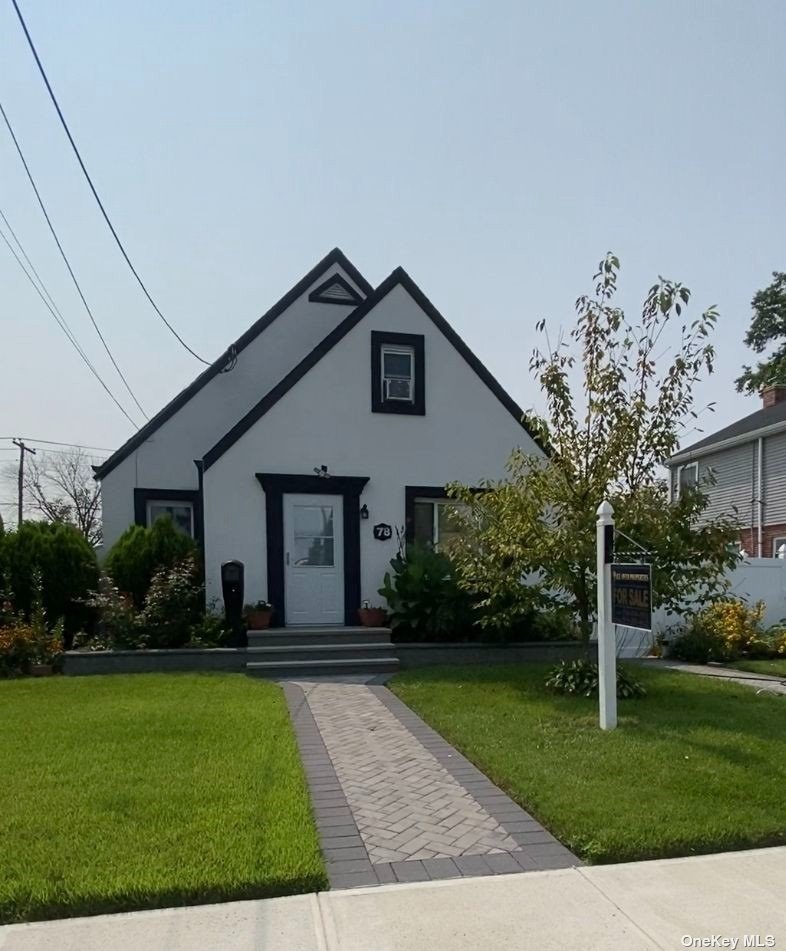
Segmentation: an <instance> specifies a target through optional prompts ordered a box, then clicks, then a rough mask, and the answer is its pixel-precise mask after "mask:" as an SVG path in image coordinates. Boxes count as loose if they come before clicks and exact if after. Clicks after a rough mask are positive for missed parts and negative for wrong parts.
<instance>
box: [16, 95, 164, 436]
mask: <svg viewBox="0 0 786 951" xmlns="http://www.w3.org/2000/svg"><path fill="white" fill-rule="evenodd" d="M0 114H2V117H3V121H4V122H5V124H6V128H7V129H8V132H9V133H10V135H11V138H12V139H13V142H14V145H15V146H16V151H17V154H18V155H19V158H20V159H21V161H22V165H23V166H24V169H25V172H26V173H27V178H28V180H29V182H30V185H31V186H32V189H33V192H34V193H35V197H36V198H37V199H38V204H39V206H40V207H41V211H42V212H43V214H44V218H45V219H46V223H47V225H48V226H49V231H50V232H51V234H52V237H53V238H54V239H55V244H56V245H57V250H58V251H59V252H60V257H61V258H62V259H63V263H64V264H65V266H66V268H67V269H68V273H69V274H70V275H71V280H72V281H73V282H74V287H75V288H76V290H77V293H78V294H79V297H80V299H81V301H82V303H83V304H84V306H85V310H86V311H87V315H88V317H89V318H90V322H91V323H92V325H93V327H94V328H95V332H96V333H97V334H98V337H99V339H100V341H101V343H102V344H103V345H104V350H106V352H107V355H108V356H109V359H110V360H111V361H112V366H113V367H114V368H115V370H117V373H118V376H119V377H120V379H121V380H122V381H123V383H124V385H125V388H126V389H127V390H128V392H129V393H130V394H131V399H132V400H133V401H134V402H135V403H136V405H137V406H138V407H139V412H140V413H141V414H142V415H143V416H144V417H145V419H148V415H147V413H146V412H145V411H144V409H143V408H142V404H141V403H140V402H139V400H138V399H137V398H136V394H135V393H134V391H133V390H132V389H131V385H130V384H129V382H128V380H127V379H126V378H125V375H124V374H123V371H122V370H121V369H120V367H119V366H118V363H117V360H115V358H114V355H113V354H112V351H111V350H110V349H109V344H108V343H107V342H106V340H105V339H104V335H103V334H102V333H101V329H100V327H99V326H98V323H97V322H96V319H95V317H94V316H93V312H92V310H91V309H90V305H89V304H88V303H87V299H86V298H85V295H84V294H83V292H82V288H81V286H80V284H79V281H78V280H77V279H76V274H74V269H73V268H72V267H71V262H70V261H69V260H68V257H67V256H66V253H65V251H64V250H63V245H62V244H61V243H60V238H58V236H57V232H56V231H55V227H54V225H53V224H52V221H51V219H50V217H49V214H48V213H47V210H46V206H45V205H44V200H43V198H41V194H40V192H39V191H38V187H37V186H36V183H35V179H34V178H33V173H32V172H31V171H30V166H29V165H28V164H27V160H26V159H25V156H24V153H23V152H22V147H21V145H20V144H19V140H18V139H17V137H16V134H15V133H14V130H13V127H12V126H11V121H10V119H9V118H8V115H7V114H6V111H5V109H4V108H3V104H2V103H1V102H0ZM3 218H4V219H5V216H3ZM9 227H10V226H9ZM11 233H12V234H13V231H12V232H11ZM14 239H15V240H16V243H17V244H19V239H18V238H17V237H16V235H15V234H14ZM19 246H20V248H21V244H20V245H19ZM39 280H40V278H39Z"/></svg>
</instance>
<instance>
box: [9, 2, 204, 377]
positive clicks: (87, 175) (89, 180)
mask: <svg viewBox="0 0 786 951" xmlns="http://www.w3.org/2000/svg"><path fill="white" fill-rule="evenodd" d="M11 3H13V5H14V10H16V15H17V17H18V18H19V22H20V24H21V25H22V30H23V31H24V34H25V38H26V39H27V45H28V46H29V47H30V52H31V53H32V54H33V57H34V59H35V61H36V65H37V66H38V71H39V73H41V78H42V79H43V81H44V84H45V85H46V89H47V92H48V93H49V98H50V99H51V100H52V104H53V105H54V107H55V109H56V110H57V115H58V117H59V119H60V124H61V125H62V126H63V129H64V130H65V134H66V135H67V136H68V141H69V142H70V143H71V148H72V149H73V150H74V155H76V158H77V161H78V162H79V166H80V168H81V169H82V173H83V175H84V176H85V179H86V180H87V184H88V185H89V186H90V191H91V192H92V193H93V198H95V200H96V203H97V204H98V207H99V208H100V209H101V214H102V215H103V216H104V221H105V222H106V223H107V227H108V228H109V230H110V231H111V232H112V237H113V238H114V239H115V243H116V244H117V246H118V248H120V253H121V254H122V255H123V257H124V258H125V262H126V264H127V265H128V266H129V268H130V269H131V273H132V274H133V275H134V277H135V278H136V281H137V283H138V284H139V286H140V287H141V288H142V291H143V293H144V295H145V297H146V298H147V299H148V301H150V304H151V306H152V308H153V310H154V311H155V312H156V313H157V314H158V316H159V317H160V318H161V320H163V321H164V323H165V324H166V326H167V328H168V329H169V330H170V331H171V333H172V334H173V335H174V337H175V338H176V339H177V340H178V341H179V342H180V343H181V344H182V346H184V347H185V348H186V350H188V352H189V353H190V354H191V356H192V357H195V358H196V359H197V360H199V362H200V363H204V364H205V366H210V362H209V361H208V360H203V359H202V357H200V356H199V354H198V353H195V352H194V351H193V350H192V349H191V347H189V345H188V344H187V343H186V342H185V340H183V338H182V337H181V336H180V334H179V333H178V332H177V331H176V330H175V328H174V327H173V326H172V324H170V323H169V321H168V320H167V319H166V317H164V315H163V314H162V312H161V310H160V309H159V307H158V304H156V302H155V301H154V300H153V298H152V297H151V296H150V291H148V289H147V287H145V284H144V281H143V280H142V278H141V277H140V276H139V273H138V272H137V270H136V268H135V267H134V265H133V264H132V263H131V258H130V257H129V256H128V253H127V251H126V249H125V248H124V247H123V242H122V241H121V240H120V238H119V237H118V234H117V231H115V227H114V225H113V224H112V222H111V221H110V218H109V215H108V214H107V211H106V208H104V203H103V202H102V201H101V199H100V198H99V195H98V192H97V191H96V187H95V185H94V184H93V179H92V178H91V177H90V173H89V172H88V171H87V167H86V166H85V163H84V161H83V160H82V156H81V155H80V153H79V149H78V148H77V147H76V142H75V141H74V137H73V136H72V135H71V130H70V129H69V128H68V123H67V122H66V120H65V116H64V115H63V110H62V109H61V108H60V104H59V103H58V101H57V97H56V96H55V94H54V90H53V89H52V86H51V84H50V82H49V78H48V77H47V75H46V70H45V69H44V66H43V63H42V62H41V58H40V57H39V55H38V51H37V50H36V48H35V44H34V43H33V38H32V37H31V36H30V31H29V30H28V29H27V24H26V23H25V18H24V17H23V16H22V11H21V10H20V9H19V4H18V3H17V2H16V0H11Z"/></svg>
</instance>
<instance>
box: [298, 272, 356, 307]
mask: <svg viewBox="0 0 786 951" xmlns="http://www.w3.org/2000/svg"><path fill="white" fill-rule="evenodd" d="M336 284H338V286H339V287H340V288H341V290H343V291H344V293H345V294H346V295H347V297H348V298H349V299H347V297H331V296H330V294H327V293H325V292H326V291H327V290H328V289H329V288H331V287H335V286H336ZM369 293H371V292H369ZM308 299H309V300H310V301H311V302H312V303H314V304H338V305H339V306H341V307H355V306H357V305H358V304H360V303H362V302H363V298H362V297H361V296H360V294H358V292H357V291H356V290H355V288H354V287H353V286H352V285H351V284H350V283H349V281H347V280H345V279H344V278H343V277H342V276H341V275H340V274H332V275H331V276H330V277H329V278H328V279H327V280H326V281H323V282H322V283H321V284H320V285H319V287H315V288H314V290H313V291H312V292H311V293H310V294H309V295H308Z"/></svg>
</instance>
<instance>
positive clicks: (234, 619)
mask: <svg viewBox="0 0 786 951" xmlns="http://www.w3.org/2000/svg"><path fill="white" fill-rule="evenodd" d="M244 575H245V566H244V565H243V562H242V561H225V562H224V563H223V564H222V565H221V591H222V594H223V596H224V614H225V616H226V621H227V626H228V627H229V629H230V630H231V631H232V641H231V643H232V646H233V647H243V646H245V643H246V629H245V625H244V624H243V582H244Z"/></svg>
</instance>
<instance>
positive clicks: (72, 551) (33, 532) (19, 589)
mask: <svg viewBox="0 0 786 951" xmlns="http://www.w3.org/2000/svg"><path fill="white" fill-rule="evenodd" d="M36 569H38V570H39V571H40V573H41V582H42V587H43V601H44V608H45V609H46V613H47V617H48V619H49V621H50V623H52V624H54V623H55V622H56V621H57V620H58V619H59V618H63V622H64V625H65V632H66V635H67V637H69V638H70V636H71V635H72V634H73V633H74V632H76V631H78V630H80V629H82V628H84V627H89V626H90V624H91V622H92V617H93V612H92V610H91V609H90V608H89V607H88V606H87V605H86V604H84V603H82V602H83V601H84V599H85V598H87V595H88V591H90V590H92V589H94V588H95V587H96V586H97V584H98V561H97V559H96V553H95V550H94V549H93V547H92V545H91V544H90V543H89V542H88V541H87V539H86V538H85V537H84V535H82V534H81V533H80V532H79V531H78V530H77V529H76V528H74V526H73V525H64V524H57V523H56V524H51V523H49V522H24V523H23V524H22V525H21V527H20V528H19V529H17V530H16V531H13V532H5V533H4V534H2V535H0V578H2V579H3V585H2V586H3V587H6V586H7V587H8V588H9V589H10V590H9V591H7V592H6V593H7V594H9V595H10V596H11V600H12V603H13V606H14V609H15V610H17V611H22V612H23V613H24V614H25V616H26V617H29V615H30V608H31V604H32V600H33V595H34V591H33V575H34V573H35V570H36Z"/></svg>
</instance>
